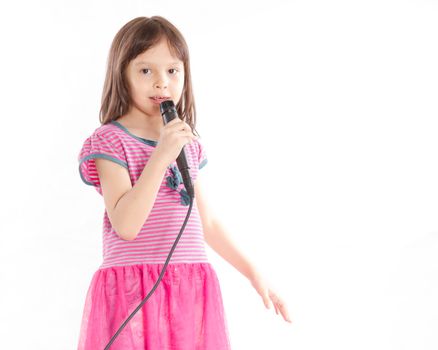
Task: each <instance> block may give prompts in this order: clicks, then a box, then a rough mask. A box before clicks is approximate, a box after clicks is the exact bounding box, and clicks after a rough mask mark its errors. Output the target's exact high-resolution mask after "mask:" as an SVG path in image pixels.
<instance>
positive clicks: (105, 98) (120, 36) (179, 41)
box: [99, 16, 199, 136]
mask: <svg viewBox="0 0 438 350" xmlns="http://www.w3.org/2000/svg"><path fill="white" fill-rule="evenodd" d="M163 37H164V38H165V39H166V40H167V43H168V45H169V48H170V50H171V53H172V54H173V55H174V56H176V57H178V58H179V59H180V60H181V61H182V62H184V87H183V91H182V95H181V98H180V100H179V102H178V103H177V105H176V110H177V112H178V116H179V117H180V118H181V119H182V120H184V121H185V122H186V123H187V124H189V125H190V127H191V128H192V132H194V131H196V129H195V127H196V108H195V100H194V96H193V89H192V80H191V74H190V57H189V49H188V46H187V44H186V41H185V39H184V37H183V36H182V34H181V33H180V31H179V30H178V29H177V28H176V27H175V26H174V25H173V24H172V23H170V22H169V21H168V20H167V19H165V18H163V17H161V16H153V17H150V18H149V17H137V18H134V19H132V20H131V21H129V22H128V23H126V24H125V25H124V26H123V27H122V28H121V29H120V30H119V31H118V32H117V34H116V36H115V37H114V39H113V42H112V44H111V49H110V52H109V55H108V60H107V70H106V75H105V83H104V86H103V93H102V103H101V108H100V115H99V121H100V123H101V124H102V125H103V124H107V123H109V122H111V121H112V120H116V119H117V118H118V117H120V116H122V115H123V114H125V113H127V112H128V110H129V106H130V104H131V98H130V95H129V85H128V84H127V82H126V76H125V72H126V68H127V66H128V64H129V62H130V61H131V60H133V59H134V58H135V57H137V56H138V55H139V54H141V53H143V52H144V51H146V50H147V49H149V48H150V47H152V46H154V45H155V44H157V43H158V42H159V41H160V40H161V38H163ZM196 134H197V135H198V136H199V133H198V132H197V131H196Z"/></svg>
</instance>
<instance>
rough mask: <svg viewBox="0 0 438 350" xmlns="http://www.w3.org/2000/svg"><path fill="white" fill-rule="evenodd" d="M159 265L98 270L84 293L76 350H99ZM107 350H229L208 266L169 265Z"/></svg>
mask: <svg viewBox="0 0 438 350" xmlns="http://www.w3.org/2000/svg"><path fill="white" fill-rule="evenodd" d="M163 267H164V264H137V265H127V266H115V267H109V268H104V269H99V270H97V271H96V272H95V273H94V275H93V278H92V280H91V283H90V287H89V289H88V292H87V295H86V299H85V306H84V311H83V316H82V323H81V328H80V335H79V345H78V350H104V349H105V346H106V345H107V344H108V343H109V341H110V340H111V338H112V337H113V335H114V334H115V333H116V332H117V330H118V329H119V328H120V326H121V325H122V324H123V322H125V320H126V319H127V318H128V317H129V315H130V314H131V313H132V312H133V311H134V309H135V308H137V306H138V305H139V304H140V302H141V301H142V300H143V299H144V298H145V297H146V295H148V293H149V292H150V291H151V289H152V288H153V286H154V284H155V283H156V281H157V280H158V277H159V275H160V273H161V271H162V269H163ZM110 349H111V350H167V349H169V350H170V349H172V350H230V349H231V347H230V342H229V334H228V329H227V321H226V317H225V313H224V307H223V302H222V294H221V290H220V286H219V280H218V278H217V275H216V272H215V271H214V269H213V267H212V265H211V264H210V263H175V264H173V263H170V264H168V265H167V268H166V272H165V273H164V276H163V278H162V279H161V281H160V283H159V284H158V287H157V288H156V289H155V291H154V292H153V294H152V295H151V296H150V297H149V299H148V300H147V301H146V303H145V304H144V305H143V306H142V308H141V309H140V310H138V311H137V313H136V314H135V315H134V317H133V318H131V320H130V321H129V322H128V324H127V325H126V326H125V327H124V328H123V330H122V331H121V333H120V334H119V335H118V336H117V338H116V339H115V341H114V342H113V344H112V345H111V347H110Z"/></svg>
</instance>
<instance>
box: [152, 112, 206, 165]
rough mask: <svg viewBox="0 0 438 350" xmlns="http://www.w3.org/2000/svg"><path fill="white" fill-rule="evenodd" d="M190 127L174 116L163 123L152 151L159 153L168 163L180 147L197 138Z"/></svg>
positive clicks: (179, 151)
mask: <svg viewBox="0 0 438 350" xmlns="http://www.w3.org/2000/svg"><path fill="white" fill-rule="evenodd" d="M197 138H198V137H197V136H195V135H194V134H193V132H192V128H191V127H190V125H189V124H187V123H186V122H185V121H183V120H181V119H180V118H175V119H173V120H172V121H170V122H168V123H167V124H165V125H163V127H162V128H161V131H160V137H159V138H158V143H157V146H156V147H155V150H154V152H158V153H160V158H161V159H163V161H164V162H165V163H166V165H169V164H170V163H172V162H173V161H174V160H175V159H176V158H177V157H178V156H179V154H180V153H181V149H182V148H183V147H184V146H185V145H187V144H189V143H191V142H193V140H195V139H197Z"/></svg>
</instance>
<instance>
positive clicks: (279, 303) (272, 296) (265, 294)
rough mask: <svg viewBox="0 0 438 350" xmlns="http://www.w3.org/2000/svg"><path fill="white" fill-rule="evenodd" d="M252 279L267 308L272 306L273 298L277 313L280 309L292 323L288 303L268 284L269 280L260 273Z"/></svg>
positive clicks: (284, 316) (286, 319)
mask: <svg viewBox="0 0 438 350" xmlns="http://www.w3.org/2000/svg"><path fill="white" fill-rule="evenodd" d="M250 281H251V284H252V286H253V287H254V288H255V290H256V291H257V293H259V294H260V296H261V297H262V299H263V302H264V303H265V306H266V308H267V309H269V308H270V300H271V301H272V303H273V304H274V307H275V313H276V314H277V315H278V312H279V311H280V313H281V315H282V316H283V318H284V320H285V321H287V322H289V323H292V321H291V319H290V317H289V313H288V311H287V308H286V303H285V302H284V301H283V300H282V299H281V298H280V297H279V296H278V295H277V293H275V292H274V291H273V290H272V288H270V287H269V286H268V284H267V282H266V281H265V280H264V279H263V278H262V277H261V276H260V275H256V276H255V277H254V278H252V279H251V280H250Z"/></svg>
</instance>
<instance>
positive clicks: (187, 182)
mask: <svg viewBox="0 0 438 350" xmlns="http://www.w3.org/2000/svg"><path fill="white" fill-rule="evenodd" d="M164 106H167V108H163V107H164ZM160 109H161V116H162V117H163V122H164V124H167V123H169V122H170V121H172V120H173V119H175V118H179V117H178V112H177V111H176V108H175V107H174V104H173V102H172V101H171V100H167V101H163V102H161V104H160ZM184 148H185V146H183V147H182V149H181V152H180V154H179V155H178V157H177V158H176V164H177V166H178V169H179V171H180V173H181V177H182V179H183V183H184V187H185V188H186V191H187V193H188V195H189V196H190V198H194V196H195V191H194V188H193V184H192V178H191V177H190V172H189V169H190V167H189V165H188V163H187V158H186V153H185V150H184Z"/></svg>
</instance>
